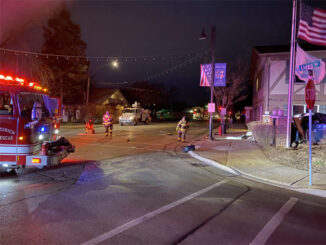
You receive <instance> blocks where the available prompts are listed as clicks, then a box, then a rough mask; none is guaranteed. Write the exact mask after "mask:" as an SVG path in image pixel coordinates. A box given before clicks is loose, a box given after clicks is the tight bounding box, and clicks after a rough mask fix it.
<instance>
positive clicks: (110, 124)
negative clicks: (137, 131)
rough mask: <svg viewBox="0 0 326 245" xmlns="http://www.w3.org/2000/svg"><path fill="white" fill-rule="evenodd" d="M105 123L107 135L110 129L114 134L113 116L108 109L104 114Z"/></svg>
mask: <svg viewBox="0 0 326 245" xmlns="http://www.w3.org/2000/svg"><path fill="white" fill-rule="evenodd" d="M103 125H104V128H105V135H106V136H108V135H109V130H110V135H112V131H113V118H112V116H111V115H110V113H109V112H108V111H106V113H105V114H104V115H103Z"/></svg>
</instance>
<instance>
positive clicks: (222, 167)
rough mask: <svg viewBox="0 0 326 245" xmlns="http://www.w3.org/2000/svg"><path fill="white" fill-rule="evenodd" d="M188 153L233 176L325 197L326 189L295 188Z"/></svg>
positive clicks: (191, 152)
mask: <svg viewBox="0 0 326 245" xmlns="http://www.w3.org/2000/svg"><path fill="white" fill-rule="evenodd" d="M188 154H189V155H190V156H192V157H193V158H195V159H197V160H199V161H202V162H204V163H206V164H207V165H210V166H212V167H215V168H218V169H220V170H223V171H225V172H227V173H230V174H233V175H235V176H242V177H244V178H246V179H250V180H254V181H257V182H260V183H264V184H268V185H272V186H276V187H279V188H284V189H287V190H291V191H296V192H300V193H304V194H310V195H314V196H318V197H324V198H325V197H326V191H324V190H320V189H309V188H304V187H297V188H295V187H291V186H288V185H284V184H282V183H280V182H277V181H273V180H270V179H265V178H260V177H257V176H254V175H251V174H248V173H245V172H243V171H241V170H239V169H236V168H230V167H227V166H225V165H223V164H221V163H219V162H216V161H213V160H211V159H208V158H205V157H202V156H200V155H198V154H197V153H194V152H193V151H189V152H188Z"/></svg>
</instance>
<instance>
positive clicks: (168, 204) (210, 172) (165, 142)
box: [0, 122, 326, 245]
mask: <svg viewBox="0 0 326 245" xmlns="http://www.w3.org/2000/svg"><path fill="white" fill-rule="evenodd" d="M114 126H115V129H114V135H113V136H112V137H110V136H108V137H106V136H104V130H103V129H102V127H101V126H99V127H96V131H97V132H96V134H95V135H84V134H83V130H82V129H81V128H74V127H71V128H68V129H63V130H62V132H63V135H65V136H66V137H67V138H68V139H69V140H70V141H71V142H72V143H73V144H75V145H76V149H77V151H76V153H73V154H71V155H70V156H69V158H67V159H66V160H65V161H64V162H63V163H62V164H61V165H60V166H58V167H54V168H49V169H44V170H31V171H28V172H27V173H25V174H23V175H19V176H16V175H1V178H0V244H24V245H25V244H250V243H251V244H264V243H267V244H325V243H326V233H325V228H326V202H325V200H324V199H322V198H318V197H313V196H309V195H304V194H299V193H295V192H291V191H288V190H284V189H280V188H277V187H273V186H268V185H265V184H261V183H257V182H254V181H251V180H247V179H243V178H240V177H235V176H230V175H229V174H227V173H223V172H221V171H219V170H217V169H214V168H212V167H208V166H205V165H203V164H202V163H200V162H198V161H197V160H195V159H193V158H191V157H190V156H189V155H188V154H186V153H183V152H182V151H181V147H182V146H184V145H186V144H189V142H191V141H194V140H196V139H197V138H200V137H202V136H203V135H204V133H207V128H208V124H207V122H197V123H194V122H193V123H191V128H190V132H189V135H188V138H187V142H186V143H185V144H182V143H179V142H177V141H176V134H175V127H176V124H175V123H160V124H151V125H138V126H135V127H132V126H123V127H121V126H118V125H114Z"/></svg>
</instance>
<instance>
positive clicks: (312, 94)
mask: <svg viewBox="0 0 326 245" xmlns="http://www.w3.org/2000/svg"><path fill="white" fill-rule="evenodd" d="M305 99H306V103H307V108H308V110H309V185H312V156H311V134H312V130H311V129H312V110H313V109H314V105H315V100H316V88H315V84H314V81H313V80H312V79H309V80H308V83H307V85H306V89H305Z"/></svg>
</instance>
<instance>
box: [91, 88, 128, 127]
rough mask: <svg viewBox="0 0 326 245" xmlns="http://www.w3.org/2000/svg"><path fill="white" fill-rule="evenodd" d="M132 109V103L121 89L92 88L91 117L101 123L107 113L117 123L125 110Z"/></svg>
mask: <svg viewBox="0 0 326 245" xmlns="http://www.w3.org/2000/svg"><path fill="white" fill-rule="evenodd" d="M125 107H130V103H129V102H128V101H127V99H126V98H125V96H124V95H123V94H122V93H121V91H120V90H119V89H114V88H92V89H91V91H90V106H89V113H88V114H89V116H91V117H94V118H95V119H96V121H100V120H101V118H102V115H103V114H104V113H105V111H109V112H110V113H111V114H112V115H113V118H114V120H115V121H117V120H118V118H119V116H120V115H121V113H122V111H123V109H124V108H125Z"/></svg>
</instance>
